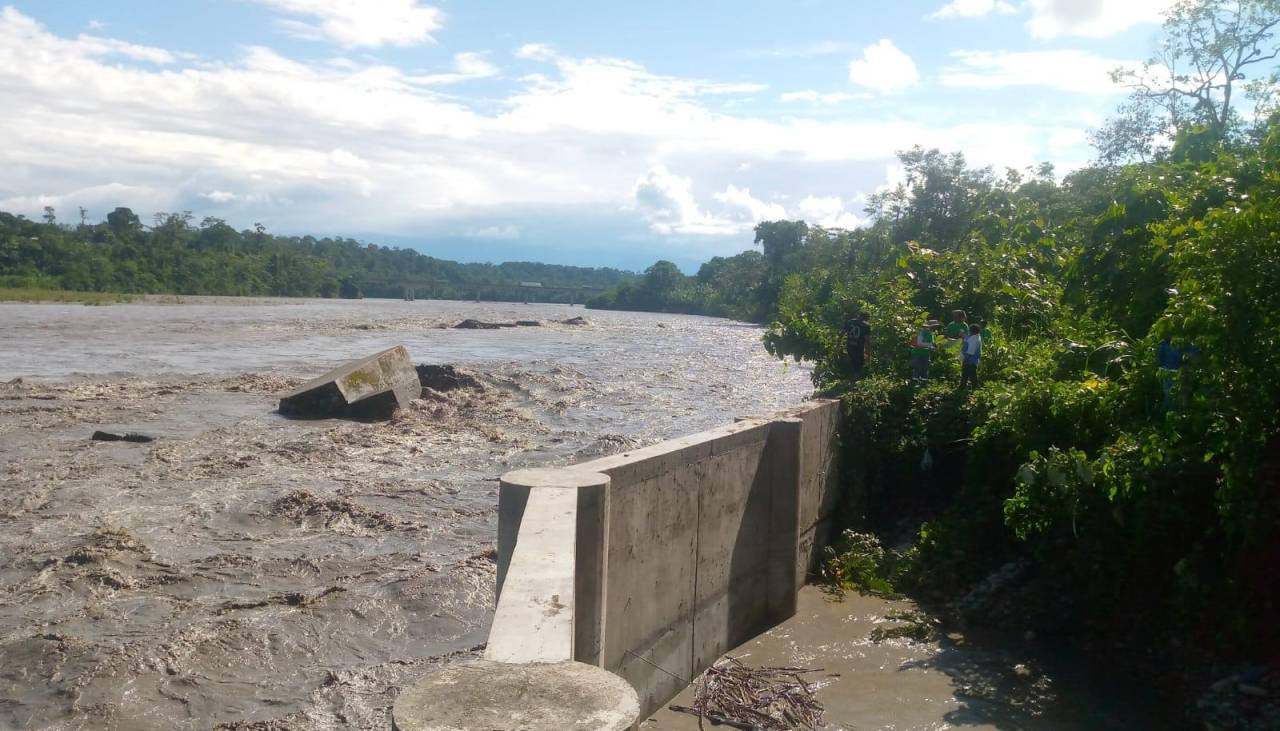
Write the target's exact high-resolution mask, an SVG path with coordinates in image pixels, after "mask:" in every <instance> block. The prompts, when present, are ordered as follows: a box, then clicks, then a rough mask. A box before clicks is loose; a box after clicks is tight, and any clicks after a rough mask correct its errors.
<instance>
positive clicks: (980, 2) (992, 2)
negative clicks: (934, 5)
mask: <svg viewBox="0 0 1280 731" xmlns="http://www.w3.org/2000/svg"><path fill="white" fill-rule="evenodd" d="M1016 12H1018V8H1017V7H1015V6H1014V5H1013V4H1012V3H1008V2H1005V1H1004V0H951V2H949V3H947V4H946V5H943V6H942V7H940V8H938V9H937V10H935V11H933V12H932V13H929V14H928V15H926V16H925V19H926V20H946V19H948V18H981V17H983V16H986V15H992V14H996V15H1012V14H1013V13H1016Z"/></svg>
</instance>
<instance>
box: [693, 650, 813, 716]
mask: <svg viewBox="0 0 1280 731" xmlns="http://www.w3.org/2000/svg"><path fill="white" fill-rule="evenodd" d="M817 672H821V669H820V668H818V669H809V668H750V667H747V666H746V665H743V664H742V663H741V662H740V661H738V660H736V659H734V658H732V657H726V658H724V659H723V660H720V661H718V662H716V664H714V665H712V666H711V667H709V668H707V670H706V672H704V673H703V674H702V676H701V677H699V678H698V680H697V683H696V684H695V686H694V692H693V707H692V708H689V707H687V706H676V705H673V706H671V707H670V708H671V710H673V711H678V712H680V713H688V714H692V715H695V716H697V717H698V727H699V728H701V727H702V720H703V719H704V718H705V719H708V720H710V721H713V722H715V723H718V724H725V725H728V726H732V727H734V728H741V729H752V730H754V729H760V730H761V731H788V730H789V729H801V728H807V729H816V728H822V727H823V726H826V725H827V724H826V720H825V719H824V718H823V714H824V712H825V711H824V709H823V707H822V703H821V702H820V701H819V700H818V698H817V696H816V695H815V692H814V691H815V689H814V687H813V686H812V685H810V684H809V683H806V682H805V680H804V678H802V677H801V676H802V675H804V674H806V673H817Z"/></svg>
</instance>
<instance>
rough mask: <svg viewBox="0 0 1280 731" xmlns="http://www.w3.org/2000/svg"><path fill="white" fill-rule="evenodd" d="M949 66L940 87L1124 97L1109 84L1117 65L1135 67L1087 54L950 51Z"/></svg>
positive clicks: (1072, 52) (1123, 90) (1112, 84)
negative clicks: (1043, 90)
mask: <svg viewBox="0 0 1280 731" xmlns="http://www.w3.org/2000/svg"><path fill="white" fill-rule="evenodd" d="M951 58H952V60H953V61H954V63H953V64H952V65H949V66H947V67H946V68H944V69H943V70H942V74H941V77H940V78H941V81H942V84H943V86H951V87H959V88H977V89H1002V88H1006V87H1010V86H1043V87H1048V88H1053V89H1058V90H1061V91H1070V92H1076V93H1080V94H1124V93H1126V92H1127V91H1128V90H1127V89H1125V88H1123V87H1121V86H1120V85H1118V84H1115V83H1113V82H1112V81H1111V76H1110V72H1111V71H1112V69H1115V68H1117V67H1119V66H1135V65H1137V64H1136V62H1134V61H1131V60H1123V59H1114V58H1106V57H1103V56H1097V55H1094V54H1092V53H1090V52H1088V51H1081V50H1061V51H966V50H959V51H952V52H951Z"/></svg>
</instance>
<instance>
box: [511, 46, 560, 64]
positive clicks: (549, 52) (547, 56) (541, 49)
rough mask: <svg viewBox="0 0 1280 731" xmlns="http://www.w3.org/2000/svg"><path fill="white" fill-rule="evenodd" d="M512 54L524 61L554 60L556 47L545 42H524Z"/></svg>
mask: <svg viewBox="0 0 1280 731" xmlns="http://www.w3.org/2000/svg"><path fill="white" fill-rule="evenodd" d="M512 55H514V56H515V57H516V58H521V59H524V60H526V61H554V60H556V57H557V56H558V54H557V53H556V49H555V48H553V47H551V46H549V45H547V44H546V43H526V44H524V45H523V46H520V47H519V48H517V49H516V50H515V51H514V52H513V54H512Z"/></svg>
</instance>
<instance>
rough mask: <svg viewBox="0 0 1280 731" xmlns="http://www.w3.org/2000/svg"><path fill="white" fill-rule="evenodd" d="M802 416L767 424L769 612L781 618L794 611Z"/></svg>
mask: <svg viewBox="0 0 1280 731" xmlns="http://www.w3.org/2000/svg"><path fill="white" fill-rule="evenodd" d="M803 432H804V419H799V418H795V417H788V418H783V419H775V420H774V421H772V422H771V423H770V424H769V440H768V442H767V443H766V446H765V462H766V464H768V469H769V470H770V472H771V474H770V477H769V483H770V485H771V487H772V490H771V491H770V492H771V494H770V511H769V572H768V577H769V578H768V595H769V597H768V598H769V614H770V615H771V616H772V619H773V621H774V622H775V623H776V622H781V621H782V620H784V619H787V618H788V617H790V616H792V615H793V614H795V613H796V591H797V588H798V585H799V583H803V582H797V581H796V546H797V541H798V539H799V535H800V479H801V475H800V444H801V436H802V434H803Z"/></svg>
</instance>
